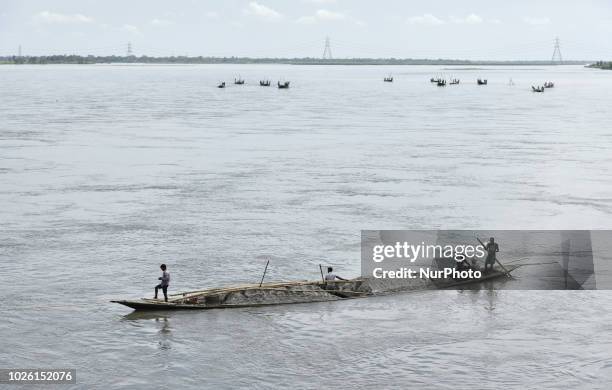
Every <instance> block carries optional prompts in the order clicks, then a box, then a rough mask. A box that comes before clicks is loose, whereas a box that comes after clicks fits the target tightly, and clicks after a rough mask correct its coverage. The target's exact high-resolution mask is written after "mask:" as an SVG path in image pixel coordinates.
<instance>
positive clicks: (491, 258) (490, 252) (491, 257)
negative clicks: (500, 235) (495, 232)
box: [484, 237, 499, 272]
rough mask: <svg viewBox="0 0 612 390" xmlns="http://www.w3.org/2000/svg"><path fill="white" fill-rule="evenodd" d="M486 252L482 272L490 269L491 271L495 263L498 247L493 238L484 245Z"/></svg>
mask: <svg viewBox="0 0 612 390" xmlns="http://www.w3.org/2000/svg"><path fill="white" fill-rule="evenodd" d="M484 247H485V249H486V250H487V259H486V260H485V266H484V270H485V272H487V269H488V268H490V269H491V270H493V266H494V265H495V262H496V261H497V252H499V245H497V243H496V242H495V238H493V237H491V238H489V242H487V243H486V245H484Z"/></svg>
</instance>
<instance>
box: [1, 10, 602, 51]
mask: <svg viewBox="0 0 612 390" xmlns="http://www.w3.org/2000/svg"><path fill="white" fill-rule="evenodd" d="M611 22H612V3H609V2H606V1H603V0H591V1H584V2H580V4H579V6H577V4H576V2H569V1H564V2H557V1H551V0H544V1H538V2H537V3H534V2H529V1H516V2H512V3H506V2H501V1H496V2H490V1H484V0H470V1H461V2H460V3H459V2H454V1H450V0H434V1H427V2H426V1H416V2H410V4H408V3H407V2H402V1H396V0H386V1H381V2H377V3H376V5H374V4H372V3H371V2H366V1H362V0H351V1H349V0H299V1H293V2H286V1H285V2H283V1H280V0H257V1H250V0H230V1H220V0H209V1H191V0H183V1H175V2H173V3H171V4H170V3H167V2H163V1H159V0H153V1H144V0H136V1H130V2H124V3H121V2H118V1H116V0H111V1H106V2H99V1H87V0H86V1H75V0H58V1H53V2H49V1H42V0H30V1H23V2H19V1H2V2H0V55H2V56H8V55H16V54H18V50H19V49H18V48H19V46H20V45H21V48H22V54H23V55H47V54H79V55H89V54H92V55H113V54H114V55H125V54H126V53H127V44H128V42H131V45H132V52H133V54H134V55H137V56H141V55H148V56H172V55H176V56H179V55H188V56H217V57H224V56H225V57H230V56H237V57H260V58H261V57H269V58H280V57H285V58H291V57H296V58H301V57H321V56H322V54H323V48H324V44H325V37H326V36H329V37H330V40H331V50H332V55H333V57H334V58H391V57H395V58H432V59H433V58H445V59H468V60H492V61H499V60H542V61H546V60H550V59H551V56H552V53H553V47H554V45H553V41H554V39H555V37H557V36H558V37H559V38H560V41H561V53H562V55H563V59H564V60H598V59H603V60H605V59H609V58H611V57H612V50H610V44H609V43H608V42H607V41H606V38H607V37H608V36H609V35H610V33H611V32H612V23H611Z"/></svg>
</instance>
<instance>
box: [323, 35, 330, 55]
mask: <svg viewBox="0 0 612 390" xmlns="http://www.w3.org/2000/svg"><path fill="white" fill-rule="evenodd" d="M323 59H324V60H331V59H332V52H331V43H330V42H329V37H325V49H323Z"/></svg>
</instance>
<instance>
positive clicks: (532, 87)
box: [531, 85, 544, 92]
mask: <svg viewBox="0 0 612 390" xmlns="http://www.w3.org/2000/svg"><path fill="white" fill-rule="evenodd" d="M531 89H532V90H533V92H544V87H541V86H540V87H537V88H536V87H534V86H533V85H532V86H531Z"/></svg>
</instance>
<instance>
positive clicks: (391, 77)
mask: <svg viewBox="0 0 612 390" xmlns="http://www.w3.org/2000/svg"><path fill="white" fill-rule="evenodd" d="M384 80H385V83H392V82H393V76H391V75H389V76H388V77H385V79H384Z"/></svg>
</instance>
